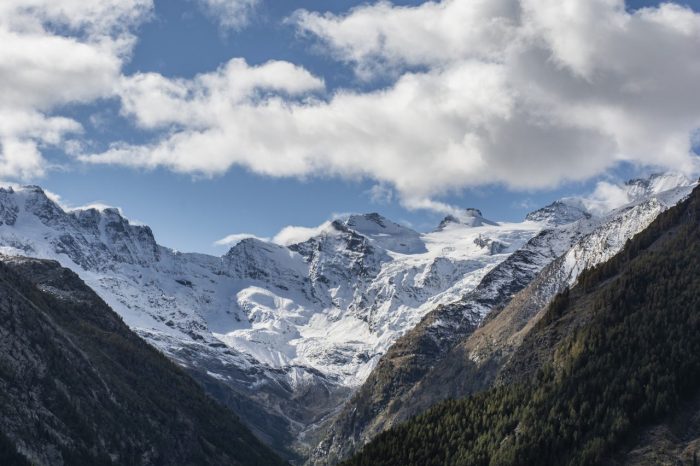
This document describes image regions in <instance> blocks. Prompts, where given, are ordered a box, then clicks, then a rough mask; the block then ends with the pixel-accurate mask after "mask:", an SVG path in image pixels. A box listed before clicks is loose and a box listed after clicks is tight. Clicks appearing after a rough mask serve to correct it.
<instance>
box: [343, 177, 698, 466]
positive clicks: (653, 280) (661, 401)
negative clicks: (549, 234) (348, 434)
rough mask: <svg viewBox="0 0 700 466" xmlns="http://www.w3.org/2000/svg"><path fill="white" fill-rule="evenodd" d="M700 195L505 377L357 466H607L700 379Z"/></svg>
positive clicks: (572, 299) (614, 265)
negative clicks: (602, 465) (553, 465)
mask: <svg viewBox="0 0 700 466" xmlns="http://www.w3.org/2000/svg"><path fill="white" fill-rule="evenodd" d="M699 222H700V190H698V189H696V190H695V191H694V192H693V194H692V195H691V196H690V198H689V199H688V200H686V201H684V202H682V203H681V204H679V205H678V206H676V207H674V208H672V209H670V210H669V211H667V212H665V213H663V214H661V215H660V216H659V217H658V218H657V220H655V221H654V222H653V224H652V225H651V226H650V227H649V228H647V229H646V230H645V231H643V232H642V233H640V234H639V235H637V236H636V237H635V238H634V239H633V240H631V241H629V242H628V243H627V245H626V246H625V249H624V250H623V251H622V252H621V253H620V254H618V255H617V256H615V257H614V258H613V259H611V260H610V261H608V262H606V263H604V264H601V265H600V266H598V267H596V268H594V269H593V270H589V271H586V272H585V273H584V274H583V275H582V276H581V277H580V280H579V282H578V285H577V286H575V287H574V288H573V289H571V290H567V291H566V292H564V293H562V294H560V295H559V296H558V297H557V298H556V299H555V300H554V302H553V303H552V304H551V305H550V307H549V309H548V311H547V313H546V315H545V316H544V318H543V319H542V320H541V321H540V322H539V323H538V324H537V325H536V326H535V328H534V329H533V330H532V331H531V332H530V334H529V335H528V336H527V337H526V340H525V342H524V343H523V345H522V347H521V348H520V349H519V350H518V352H517V353H516V354H515V355H514V356H513V359H512V360H511V362H510V366H509V367H508V369H507V371H506V373H507V374H508V377H505V378H504V380H505V382H504V383H502V384H500V385H498V386H497V387H495V388H493V389H491V390H489V391H487V392H484V393H481V394H479V395H476V396H474V397H471V398H468V399H464V400H459V401H448V402H445V403H442V404H440V405H438V406H436V407H434V408H433V409H431V410H430V411H428V412H427V413H425V414H424V415H421V416H419V417H417V418H414V419H413V420H411V421H409V422H408V423H406V424H403V425H401V426H399V427H397V428H395V429H393V430H390V431H388V432H385V433H384V434H382V435H380V436H379V437H377V438H376V439H375V440H374V441H373V442H371V443H370V444H369V445H368V446H367V447H366V448H365V449H364V450H363V451H362V452H361V453H360V454H359V455H357V456H356V457H354V458H353V459H351V460H350V461H348V462H347V463H346V464H347V465H377V464H382V465H394V464H395V465H433V464H434V465H446V464H449V465H462V464H465V465H466V464H469V465H471V464H484V465H486V464H514V465H516V464H523V465H527V464H572V465H583V464H599V463H600V462H602V461H604V460H605V459H607V458H610V457H611V455H613V454H614V453H616V451H618V450H620V449H623V448H624V447H625V445H626V444H627V443H628V442H629V441H633V440H634V438H635V436H636V435H637V434H639V433H640V432H641V431H642V429H643V428H644V427H645V426H648V425H651V424H653V423H655V422H658V421H662V420H663V419H664V418H666V417H667V416H669V415H672V414H673V413H674V411H675V410H676V409H677V408H678V406H679V404H680V403H682V402H684V401H686V400H689V399H692V398H694V396H695V395H697V393H698V388H697V387H698V383H699V382H700V223H699Z"/></svg>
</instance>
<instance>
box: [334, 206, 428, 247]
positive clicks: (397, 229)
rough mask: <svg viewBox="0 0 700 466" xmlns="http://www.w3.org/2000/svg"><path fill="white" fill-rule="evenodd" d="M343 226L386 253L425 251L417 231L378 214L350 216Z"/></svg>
mask: <svg viewBox="0 0 700 466" xmlns="http://www.w3.org/2000/svg"><path fill="white" fill-rule="evenodd" d="M343 225H344V226H345V227H346V228H349V229H351V230H352V231H354V232H356V233H359V234H360V235H362V236H364V237H366V238H369V239H370V240H371V241H372V243H373V244H375V245H376V246H379V247H380V248H382V249H386V250H388V251H393V252H398V253H402V254H419V253H423V252H425V251H426V247H425V243H424V242H423V240H422V239H421V237H420V234H419V233H418V232H417V231H414V230H412V229H410V228H408V227H406V226H403V225H400V224H398V223H396V222H392V221H391V220H389V219H387V218H385V217H383V216H381V215H379V214H378V213H369V214H364V215H351V216H350V217H348V218H347V219H346V220H345V221H344V222H343Z"/></svg>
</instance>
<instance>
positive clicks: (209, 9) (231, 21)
mask: <svg viewBox="0 0 700 466" xmlns="http://www.w3.org/2000/svg"><path fill="white" fill-rule="evenodd" d="M197 3H199V5H200V7H201V8H202V9H203V10H204V12H205V13H206V14H207V15H208V16H210V17H211V18H212V19H213V20H214V21H216V22H218V23H219V26H220V27H221V28H222V30H224V31H226V30H237V29H240V28H242V27H244V26H246V25H247V24H248V22H249V21H250V19H251V16H252V15H253V13H254V11H255V8H256V7H257V6H258V3H260V0H197Z"/></svg>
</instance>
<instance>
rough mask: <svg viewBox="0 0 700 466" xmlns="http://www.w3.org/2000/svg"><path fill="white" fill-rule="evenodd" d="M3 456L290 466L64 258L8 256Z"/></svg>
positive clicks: (1, 376)
mask: <svg viewBox="0 0 700 466" xmlns="http://www.w3.org/2000/svg"><path fill="white" fill-rule="evenodd" d="M0 429H1V431H0V464H22V463H23V458H25V459H28V460H29V461H30V462H31V463H32V464H51V465H60V464H69V465H80V464H86V465H99V464H129V465H138V464H154V465H175V464H177V465H187V464H233V465H238V464H240V465H275V464H283V463H282V462H281V460H279V459H278V458H277V457H276V456H275V455H274V454H273V453H271V452H270V451H269V450H268V449H267V448H266V447H265V446H263V445H262V444H261V443H260V442H259V441H258V440H257V439H256V438H255V437H254V436H253V435H252V434H251V433H250V432H249V431H248V430H247V428H246V427H244V426H243V425H242V424H241V422H240V421H239V420H238V419H237V418H236V417H235V416H234V415H233V414H232V413H231V412H230V411H228V410H226V409H224V408H222V407H221V406H220V405H218V404H217V403H216V402H214V401H213V400H211V399H210V398H208V397H207V396H206V395H205V394H204V392H203V391H202V389H201V388H200V387H199V386H198V385H197V384H196V383H195V382H194V381H193V380H192V379H191V378H190V377H189V376H187V375H186V374H185V373H184V372H183V371H182V370H180V369H179V368H178V367H177V366H175V365H174V364H173V363H171V362H170V361H168V360H167V359H166V358H165V357H164V356H163V355H161V354H160V353H158V352H157V351H156V350H155V349H153V348H151V347H150V346H149V345H147V344H146V343H145V342H143V341H142V340H141V339H140V338H139V337H138V336H136V335H135V334H134V333H132V332H131V331H130V330H129V329H128V328H127V327H126V325H124V324H123V323H122V321H121V319H120V318H119V317H118V316H117V315H116V314H115V313H114V312H113V311H112V310H111V309H110V308H109V307H108V306H107V305H106V304H105V303H104V302H103V301H102V300H101V299H99V298H98V297H97V295H96V294H95V293H94V292H93V291H92V290H90V289H89V288H88V287H87V286H86V285H85V284H84V283H83V282H82V281H81V280H80V279H79V278H78V277H77V275H75V274H74V273H72V272H70V271H68V270H66V269H63V268H61V267H60V266H59V265H58V264H57V263H55V262H49V261H40V260H34V259H16V258H15V259H10V258H2V260H0Z"/></svg>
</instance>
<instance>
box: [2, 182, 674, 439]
mask: <svg viewBox="0 0 700 466" xmlns="http://www.w3.org/2000/svg"><path fill="white" fill-rule="evenodd" d="M646 181H648V183H647V184H644V183H645V180H637V182H632V183H630V184H628V185H626V186H627V187H626V188H624V189H625V190H626V191H625V192H629V196H630V198H633V197H635V196H636V197H639V196H641V197H643V196H644V195H645V194H644V193H648V192H658V190H659V189H661V188H660V187H667V185H669V186H672V185H674V183H675V185H678V184H679V183H680V181H679V180H675V181H674V180H670V181H669V179H667V178H665V177H658V179H655V180H652V181H649V180H646ZM655 190H656V191H655ZM565 204H566V206H567V207H566V208H565V209H560V208H558V207H557V206H555V207H554V208H551V209H549V211H546V212H541V213H540V214H538V215H535V214H533V215H531V216H530V217H529V219H528V220H526V221H524V222H521V223H497V222H494V221H491V220H487V219H485V218H484V217H483V216H482V214H481V212H480V211H478V210H477V209H466V210H465V211H463V212H461V213H460V214H458V215H453V216H450V217H447V218H446V219H445V220H443V222H442V223H441V224H440V226H439V227H438V228H437V229H436V230H435V231H433V232H431V233H427V234H421V233H418V232H416V231H413V230H411V229H410V228H407V227H405V226H402V225H399V224H397V223H395V222H392V221H391V220H388V219H386V218H384V217H382V216H381V215H379V214H374V213H373V214H365V215H350V216H347V217H345V218H341V219H338V220H335V221H333V222H328V223H327V224H325V225H324V226H323V227H322V228H319V229H318V230H317V231H318V233H317V234H316V235H315V236H313V237H311V238H310V239H308V240H306V241H304V242H301V243H297V244H292V245H289V246H281V245H278V244H273V243H270V242H264V241H260V240H257V239H252V238H251V239H246V240H243V241H241V242H240V243H238V244H237V245H235V246H234V247H232V248H231V249H230V250H229V251H228V252H227V253H226V254H225V255H224V256H222V257H214V256H209V255H203V254H190V253H180V252H177V251H174V250H171V249H169V248H166V247H163V246H160V245H158V244H157V242H156V240H155V238H154V235H153V233H152V232H151V230H150V229H149V228H148V227H146V226H141V225H134V224H132V223H130V222H129V221H128V220H127V219H126V218H125V217H124V216H123V215H122V214H121V213H120V211H119V210H117V209H113V208H86V209H77V210H66V209H63V208H61V207H60V206H59V205H57V204H56V203H55V202H53V201H52V200H51V199H50V198H49V197H47V196H46V194H45V193H44V192H43V191H42V190H41V189H40V188H38V187H32V186H29V187H15V188H6V189H0V253H4V254H11V255H27V256H33V257H39V258H46V259H54V260H57V261H58V262H60V263H61V265H63V266H65V267H68V268H70V269H72V270H74V271H76V272H77V273H78V274H79V275H80V276H81V278H82V279H83V280H85V282H86V283H88V285H90V286H91V287H92V288H93V289H94V290H95V291H96V292H97V293H98V294H99V295H100V296H101V297H102V298H103V299H104V300H105V301H106V302H107V303H108V304H110V306H112V307H113V308H114V310H115V311H116V312H118V313H119V314H120V315H121V316H122V318H123V319H124V321H125V322H126V323H127V324H128V325H129V326H130V327H131V328H132V329H134V330H135V331H136V332H137V333H138V334H139V335H141V336H142V337H143V338H145V339H146V340H147V341H149V342H150V343H151V344H153V345H155V346H156V347H158V348H159V349H161V350H162V351H163V352H164V353H166V354H168V355H169V356H171V357H172V358H174V359H175V360H177V361H178V362H179V363H181V364H182V365H184V366H186V367H189V368H190V369H191V370H193V371H197V372H198V373H202V374H204V376H206V377H209V378H210V379H212V380H216V381H217V383H220V384H221V386H222V387H225V390H229V391H230V393H229V392H227V393H228V394H226V395H221V398H224V399H226V400H227V401H228V400H229V399H230V398H231V397H233V398H234V399H235V401H234V403H235V404H236V405H237V406H238V407H239V408H240V410H243V412H241V415H242V416H243V417H244V419H245V420H247V421H248V422H249V424H251V425H252V426H253V427H254V428H257V429H258V433H259V434H261V435H262V434H265V433H269V430H270V425H271V424H274V426H275V428H274V429H273V430H275V432H276V433H275V434H270V435H271V436H272V437H274V438H272V439H269V440H270V441H271V442H272V443H275V442H283V443H286V444H287V445H288V444H289V443H291V441H290V437H289V436H288V434H289V435H291V436H292V437H293V436H295V435H297V434H298V433H299V432H302V431H305V430H306V429H307V428H308V427H309V426H310V425H314V424H316V423H318V422H320V421H321V419H323V418H324V417H325V416H327V415H329V414H330V413H331V412H333V411H334V410H336V409H337V407H338V406H339V404H341V403H342V402H343V401H345V400H346V399H347V397H348V396H349V394H350V393H352V391H353V390H354V389H355V388H356V387H358V386H360V385H361V384H362V383H363V382H364V381H365V380H366V379H367V377H368V375H369V374H370V372H371V371H372V370H373V369H374V367H375V366H376V364H377V361H378V360H379V359H380V358H381V357H382V355H384V354H385V353H386V351H387V350H388V348H389V347H391V345H392V344H393V343H394V342H395V341H396V340H397V339H398V338H400V337H401V336H402V335H405V334H406V333H407V332H408V331H410V330H411V329H413V328H414V327H416V326H417V324H418V323H419V322H420V321H421V319H423V317H424V316H426V314H428V313H429V312H431V311H433V310H434V309H436V308H444V309H450V308H452V309H456V307H455V306H461V305H462V304H463V303H464V302H465V299H469V298H468V297H469V296H472V295H473V294H474V293H480V298H479V300H478V302H479V303H482V304H483V305H481V304H480V306H481V307H479V309H478V310H475V311H474V312H475V313H476V314H474V315H478V316H483V314H484V313H485V312H487V311H488V306H489V304H488V303H490V302H491V301H492V300H493V299H495V296H496V294H494V293H496V292H499V293H500V292H503V293H507V290H506V288H507V287H505V288H504V287H503V286H502V284H503V283H505V282H507V281H508V280H511V279H513V278H515V279H516V281H517V282H518V286H520V282H521V281H522V282H523V283H526V282H527V281H528V280H529V279H531V275H533V273H534V272H533V271H535V270H539V269H541V268H542V267H544V266H545V265H546V264H547V263H549V262H551V261H552V260H553V259H554V258H555V257H557V256H559V255H561V254H563V253H564V252H566V251H567V250H568V248H570V246H571V244H572V243H573V242H574V239H576V238H579V237H580V235H581V234H582V232H583V231H584V230H585V229H583V228H580V227H577V228H574V229H568V230H567V229H566V227H565V226H564V227H559V229H558V230H556V231H560V232H559V233H556V234H554V233H551V231H552V230H547V231H545V232H542V233H541V231H542V229H543V228H545V227H550V226H552V225H561V224H570V223H571V222H572V221H575V220H581V221H583V222H595V219H596V217H593V216H592V215H591V214H590V213H589V212H588V211H586V208H585V203H584V202H583V201H577V202H575V201H571V200H569V201H566V203H565ZM571 206H577V207H576V208H573V207H571ZM591 225H592V223H591ZM561 231H567V232H568V233H565V234H563V233H561ZM567 235H568V236H567ZM523 257H525V258H527V259H528V260H530V262H528V263H527V264H526V263H525V262H523V261H520V262H518V261H519V260H520V259H519V258H523ZM514 261H515V262H516V263H518V264H521V263H522V264H525V265H524V266H523V267H525V268H524V269H523V270H516V272H517V273H516V274H515V275H513V276H512V277H510V278H509V277H506V276H502V273H501V272H500V270H505V269H504V268H503V267H502V266H501V265H502V264H506V263H513V262H514ZM533 264H535V265H533ZM499 266H501V267H499ZM533 267H534V268H533ZM511 281H512V280H511ZM480 290H481V291H480ZM489 290H490V291H489ZM482 291H483V292H482ZM482 308H483V309H482ZM443 324H444V325H443ZM434 325H435V328H436V329H443V330H445V332H447V333H450V332H449V328H448V327H449V325H448V326H447V327H445V325H447V324H446V323H445V322H437V321H436V322H434ZM442 333H443V332H442V330H440V331H438V332H437V333H436V335H438V334H442ZM220 389H221V387H217V388H216V389H215V391H216V390H220ZM253 407H254V408H253ZM246 409H248V411H245V410H246ZM261 413H263V414H264V415H262V414H261ZM260 416H262V418H260ZM276 423H278V424H276ZM266 430H267V431H268V432H266Z"/></svg>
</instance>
